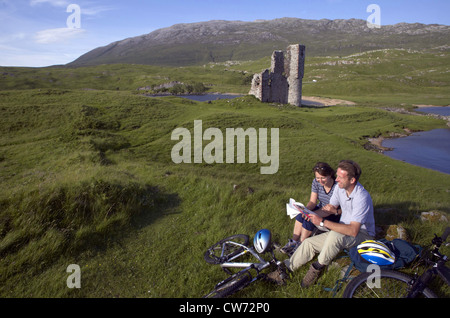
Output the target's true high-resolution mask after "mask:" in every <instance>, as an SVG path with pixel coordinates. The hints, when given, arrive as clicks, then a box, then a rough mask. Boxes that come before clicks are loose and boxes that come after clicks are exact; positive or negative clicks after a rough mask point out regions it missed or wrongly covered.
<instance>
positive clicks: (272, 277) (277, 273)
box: [266, 267, 288, 285]
mask: <svg viewBox="0 0 450 318" xmlns="http://www.w3.org/2000/svg"><path fill="white" fill-rule="evenodd" d="M287 278H288V275H287V274H286V272H285V271H284V270H283V269H282V268H280V267H278V268H277V269H276V270H274V271H273V272H271V273H269V274H267V275H266V279H267V280H268V281H270V282H272V283H275V284H278V285H285V284H286V279H287Z"/></svg>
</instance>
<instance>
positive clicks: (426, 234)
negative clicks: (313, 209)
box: [0, 53, 450, 298]
mask: <svg viewBox="0 0 450 318" xmlns="http://www.w3.org/2000/svg"><path fill="white" fill-rule="evenodd" d="M377 54H378V53H377ZM380 54H381V53H380ZM408 54H409V53H408ZM408 56H409V55H408ZM398 58H399V59H401V58H403V57H398ZM435 58H436V61H440V57H435ZM264 63H265V62H264V61H262V60H261V61H256V62H242V63H240V64H239V65H233V66H229V65H227V66H225V65H222V66H221V65H219V64H217V65H214V66H211V67H209V69H211V70H212V71H208V72H206V71H205V70H204V69H203V68H198V67H197V68H195V67H193V68H183V69H179V70H177V72H175V70H174V69H165V68H159V69H156V68H154V67H148V68H147V67H141V66H139V67H138V66H130V67H126V68H125V67H123V66H114V67H115V68H116V69H115V72H117V73H120V74H129V75H127V78H129V81H130V83H131V84H129V86H127V90H125V89H122V88H121V89H120V90H115V89H114V86H115V85H113V84H114V83H110V84H111V87H110V88H108V89H105V88H107V87H106V86H105V87H101V85H110V84H107V83H108V81H109V80H111V79H113V78H114V76H112V75H111V76H108V78H109V80H108V79H105V81H103V82H102V81H97V80H96V79H95V80H94V79H93V78H94V77H93V76H92V74H94V73H95V72H97V73H98V72H100V71H101V69H102V67H96V68H83V69H81V68H80V69H68V70H67V69H58V72H60V73H59V75H58V78H59V80H58V81H61V83H63V82H64V78H65V77H66V76H68V75H67V74H68V73H67V72H73V73H78V74H79V76H80V77H79V79H78V80H73V81H70V80H69V79H67V82H66V84H61V85H60V86H61V87H58V85H55V86H51V87H50V86H48V87H47V83H46V81H43V79H42V78H40V80H37V81H36V83H37V86H39V87H35V88H34V89H30V87H29V86H27V85H28V84H23V83H24V82H23V81H24V80H25V79H26V78H27V77H28V76H29V75H30V73H29V72H35V74H40V75H36V76H43V74H44V72H47V71H48V70H46V69H34V70H30V69H8V72H17V74H19V75H17V76H16V77H14V79H13V82H12V83H10V82H5V81H4V82H2V84H1V85H2V87H7V88H9V90H7V89H4V90H2V91H0V112H1V116H0V131H1V135H0V176H1V182H0V257H1V262H0V273H1V274H0V286H2V288H1V289H0V295H1V297H200V296H202V295H204V294H206V293H207V292H208V291H209V290H210V289H211V288H212V287H213V286H214V285H215V284H216V283H217V282H218V281H220V280H222V279H224V278H225V276H224V275H225V274H224V273H223V272H222V271H221V270H220V269H219V268H217V267H215V266H211V265H208V264H206V262H204V260H203V253H204V251H205V250H206V248H207V247H208V246H210V245H212V244H213V243H215V242H216V241H218V240H219V239H221V238H223V237H225V236H229V235H232V234H236V233H244V234H248V235H250V236H252V235H253V234H254V233H256V231H258V230H259V229H261V228H269V229H271V230H272V232H273V234H274V237H275V239H276V240H277V241H279V242H280V243H284V242H285V241H286V240H287V239H288V238H290V236H291V234H292V229H293V222H292V221H291V220H290V219H289V218H288V217H287V216H286V212H285V203H286V202H287V201H288V199H289V198H290V197H293V198H296V199H297V200H300V201H303V202H304V200H307V199H308V198H309V192H310V185H311V180H312V178H313V175H312V172H311V168H312V167H313V165H314V164H315V163H316V162H317V161H326V162H329V163H330V164H331V165H333V166H336V165H337V163H338V162H339V161H340V160H341V159H348V158H350V159H354V160H356V161H357V162H359V163H360V165H361V166H362V170H363V175H362V178H361V183H362V184H363V185H364V186H365V187H366V188H367V189H368V190H369V191H370V193H371V195H372V198H373V201H374V205H375V210H376V211H377V213H376V221H377V223H378V224H396V223H400V224H402V225H403V226H404V227H406V229H407V230H408V233H409V234H410V236H411V237H412V239H413V240H414V242H416V243H419V244H423V245H426V244H428V243H429V241H430V239H431V238H432V234H433V233H440V232H441V231H442V229H443V228H444V227H445V226H446V225H448V224H442V223H422V222H421V221H419V220H418V218H417V216H418V214H419V213H420V212H422V211H431V210H436V211H441V212H442V213H445V214H446V215H447V216H448V215H449V213H450V208H449V207H450V201H449V200H450V199H449V196H448V193H449V191H450V176H448V175H447V174H443V173H439V172H435V171H432V170H428V169H425V168H420V167H416V166H412V165H409V164H406V163H404V162H400V161H396V160H393V159H390V158H388V157H386V156H384V155H382V154H379V153H376V152H372V151H367V150H365V149H364V144H365V143H366V142H367V137H374V136H379V135H384V134H388V133H389V132H403V131H404V130H403V129H404V128H409V129H411V130H429V129H433V128H441V127H445V123H444V122H443V121H441V120H437V119H432V118H428V117H426V116H413V115H406V114H398V113H394V112H388V111H386V110H383V109H382V108H380V106H386V105H388V106H394V107H403V105H401V103H400V100H401V96H407V101H406V103H407V104H408V105H409V103H411V104H412V103H413V100H414V98H413V97H412V96H410V95H409V93H408V92H407V91H406V90H407V86H408V85H409V84H408V85H406V84H405V86H402V87H403V88H404V90H405V91H400V92H399V93H398V94H394V95H392V96H391V98H389V95H388V94H385V93H383V92H381V93H380V96H379V97H380V98H379V99H376V101H375V102H373V103H372V102H371V98H369V97H366V96H365V95H364V94H362V95H353V93H352V92H350V91H341V92H339V93H340V94H337V92H338V91H337V90H336V94H337V95H334V91H333V88H332V87H334V86H332V85H331V83H329V84H327V85H325V84H323V85H324V86H323V87H324V90H323V92H322V94H321V96H343V97H346V98H347V99H352V100H356V101H359V102H358V105H357V106H353V107H341V106H336V107H322V108H307V107H305V108H297V107H291V106H280V105H276V104H263V103H260V102H259V101H257V100H256V99H255V98H253V97H251V96H245V97H239V98H236V99H233V100H221V101H213V102H212V103H209V104H208V103H199V102H193V101H189V100H185V99H180V98H177V97H164V98H149V97H145V96H140V95H139V94H136V91H135V88H136V86H137V85H144V84H145V81H143V80H142V81H140V80H138V78H139V75H138V74H142V72H143V70H145V72H148V73H147V75H146V76H151V77H152V78H154V79H155V82H156V78H157V77H158V76H160V77H164V76H166V77H170V80H177V79H178V80H179V79H181V80H184V78H186V79H188V78H191V80H193V81H198V82H204V83H205V84H208V83H209V84H213V85H216V86H215V87H213V89H212V90H213V91H215V90H216V88H217V90H218V91H220V90H222V89H223V92H227V91H228V92H237V93H242V92H244V91H246V90H247V89H248V86H247V85H243V84H242V82H238V83H236V82H233V79H234V78H235V76H236V78H238V79H240V80H243V79H245V77H246V76H247V75H245V73H244V72H243V71H245V70H246V69H248V70H251V71H249V72H250V73H251V72H253V71H255V70H256V69H258V68H259V67H260V66H262V65H264ZM436 63H437V62H436ZM439 63H440V62H439ZM431 64H432V63H431ZM431 64H430V65H429V66H430V67H431ZM420 65H422V64H420ZM434 66H435V67H434V68H438V65H434ZM111 67H112V66H105V67H104V68H105V69H104V71H105V72H107V73H108V72H112V69H111ZM355 67H356V66H355ZM207 69H208V68H207ZM225 69H228V70H227V71H225ZM168 70H169V73H167V72H166V71H168ZM331 70H332V74H334V75H333V78H334V82H335V85H346V84H345V83H340V81H339V80H338V77H337V75H336V74H338V73H337V72H338V71H339V74H340V72H341V71H340V70H339V69H338V68H337V67H336V68H331ZM150 71H151V72H154V73H151V72H150ZM55 72H57V71H56V70H55ZM92 72H94V73H92ZM171 72H172V73H171ZM367 72H368V71H367ZM380 72H381V73H384V72H387V71H385V70H383V71H380ZM150 73H151V74H152V75H150ZM250 73H249V74H250ZM133 74H134V75H133ZM175 74H177V77H174V76H175ZM205 74H206V75H205ZM221 74H225V75H224V76H223V78H220V75H221ZM142 76H143V75H142ZM202 76H205V77H202ZM355 76H356V75H355ZM358 76H361V77H366V76H367V78H368V79H369V78H370V75H358ZM399 76H400V75H399ZM423 76H424V77H427V76H426V75H423ZM121 77H122V78H125V75H121ZM200 78H202V79H200ZM88 79H91V81H89V80H88ZM441 80H442V81H445V80H446V78H445V77H443V79H441ZM77 81H78V82H77ZM131 81H133V82H131ZM158 81H166V79H164V80H161V79H158ZM220 81H222V82H220ZM329 81H332V80H331V78H330V79H329ZM102 83H103V84H102ZM377 83H378V82H376V81H374V82H373V83H372V84H375V85H377ZM71 84H73V86H74V87H70V86H71ZM84 84H86V85H84ZM315 84H320V83H319V82H317V83H315ZM16 85H17V88H18V89H16V90H12V89H11V88H13V87H15V86H16ZM308 85H309V84H308ZM311 85H312V84H311ZM320 85H322V84H320ZM84 87H90V88H95V90H84V89H83V88H84ZM435 88H436V90H437V93H436V95H433V96H434V98H435V99H434V100H435V101H441V98H440V97H439V96H440V95H442V96H443V98H442V100H444V99H445V98H447V100H448V92H447V93H446V90H447V88H446V87H441V86H439V85H435ZM377 89H380V90H381V91H382V90H383V89H382V87H381V86H375V91H376V90H377ZM305 90H306V91H308V90H310V91H309V92H310V93H313V92H314V91H313V90H312V89H311V88H305ZM425 91H426V89H424V90H423V91H418V92H417V96H419V97H423V96H425V95H424V94H428V93H426V92H425ZM403 94H404V95H403ZM311 95H312V94H311ZM317 95H318V94H317ZM373 96H375V93H374V95H373ZM374 100H375V97H374ZM194 120H202V122H203V130H205V129H207V128H208V127H217V128H219V129H221V131H223V132H224V131H225V129H226V128H238V127H242V128H244V129H245V128H249V127H254V128H279V129H280V148H279V153H280V156H279V158H280V167H279V170H278V172H277V173H276V174H274V175H262V174H260V173H259V172H260V167H261V165H262V164H259V163H258V164H249V163H246V164H206V163H200V164H174V163H173V162H172V160H171V156H170V154H171V149H172V147H173V146H174V145H175V144H176V143H177V141H172V140H171V133H172V131H173V130H174V129H175V128H177V127H185V128H188V129H190V130H191V131H192V129H193V123H194ZM206 144H207V142H206V141H205V142H204V145H206ZM234 185H240V186H239V188H238V189H237V190H234V189H233V188H234ZM249 187H250V188H252V189H254V191H253V192H249V191H248V190H247V189H248V188H249ZM386 209H390V211H391V212H390V213H383V212H382V211H384V210H386ZM447 249H448V248H447ZM447 252H448V251H447ZM281 258H283V257H281ZM70 264H78V265H79V266H80V267H81V284H82V288H81V289H69V288H67V285H66V279H67V277H68V276H69V274H68V273H67V272H66V268H67V266H68V265H70ZM306 270H307V266H305V268H302V269H300V270H299V272H298V273H296V274H295V275H294V278H293V280H292V281H291V282H289V283H288V284H287V286H284V287H276V286H273V285H270V284H266V283H261V284H258V285H254V287H251V288H249V289H247V290H245V291H244V292H243V293H241V294H239V296H241V297H254V298H256V297H258V298H259V297H331V294H330V293H328V292H325V291H324V290H323V287H324V286H325V287H332V286H333V285H334V282H335V281H336V279H337V278H338V275H339V269H338V268H335V269H332V270H330V271H329V272H328V273H327V274H326V275H325V277H323V278H322V279H321V281H320V283H321V285H317V286H314V287H312V288H310V289H307V290H304V289H301V288H300V284H299V283H300V281H301V279H302V277H303V275H304V274H305V272H306ZM440 293H441V294H442V295H445V296H446V297H448V295H449V293H448V290H445V289H444V290H441V291H440Z"/></svg>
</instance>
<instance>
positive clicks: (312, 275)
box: [301, 262, 326, 288]
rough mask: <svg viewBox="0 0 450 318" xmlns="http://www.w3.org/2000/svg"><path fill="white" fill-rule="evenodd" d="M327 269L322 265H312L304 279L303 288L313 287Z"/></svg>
mask: <svg viewBox="0 0 450 318" xmlns="http://www.w3.org/2000/svg"><path fill="white" fill-rule="evenodd" d="M325 267H326V266H324V265H320V264H319V263H317V262H315V263H313V264H311V266H310V267H309V270H308V272H307V273H306V275H305V277H303V280H302V283H301V286H302V287H303V288H307V287H309V286H311V285H313V284H314V283H315V282H316V281H317V279H318V278H319V276H320V274H321V273H322V272H323V270H324V269H325Z"/></svg>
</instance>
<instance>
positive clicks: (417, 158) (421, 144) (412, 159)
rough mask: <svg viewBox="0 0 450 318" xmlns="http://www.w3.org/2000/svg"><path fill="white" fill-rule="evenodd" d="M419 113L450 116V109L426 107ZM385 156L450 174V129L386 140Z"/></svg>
mask: <svg viewBox="0 0 450 318" xmlns="http://www.w3.org/2000/svg"><path fill="white" fill-rule="evenodd" d="M416 110H417V111H421V112H426V113H434V114H439V115H442V116H450V107H426V108H420V109H416ZM383 147H389V148H393V150H391V151H385V152H384V154H385V155H387V156H389V157H391V158H393V159H397V160H402V161H405V162H408V163H410V164H413V165H416V166H420V167H424V168H429V169H432V170H436V171H440V172H443V173H447V174H450V128H442V129H433V130H430V131H423V132H417V133H413V134H411V135H409V136H407V137H401V138H392V139H386V140H384V141H383Z"/></svg>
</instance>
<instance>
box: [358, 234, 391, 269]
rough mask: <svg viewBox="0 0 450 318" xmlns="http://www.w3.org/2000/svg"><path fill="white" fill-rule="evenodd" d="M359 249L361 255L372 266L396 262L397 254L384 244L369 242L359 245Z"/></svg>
mask: <svg viewBox="0 0 450 318" xmlns="http://www.w3.org/2000/svg"><path fill="white" fill-rule="evenodd" d="M357 249H358V253H359V255H360V256H361V257H362V258H364V259H365V260H366V261H368V262H370V263H372V264H377V265H380V266H383V265H392V264H394V262H395V254H394V253H393V252H392V251H391V250H390V249H389V247H387V246H386V244H384V243H382V242H379V241H374V240H367V241H364V242H362V243H361V244H359V245H358V247H357Z"/></svg>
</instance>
